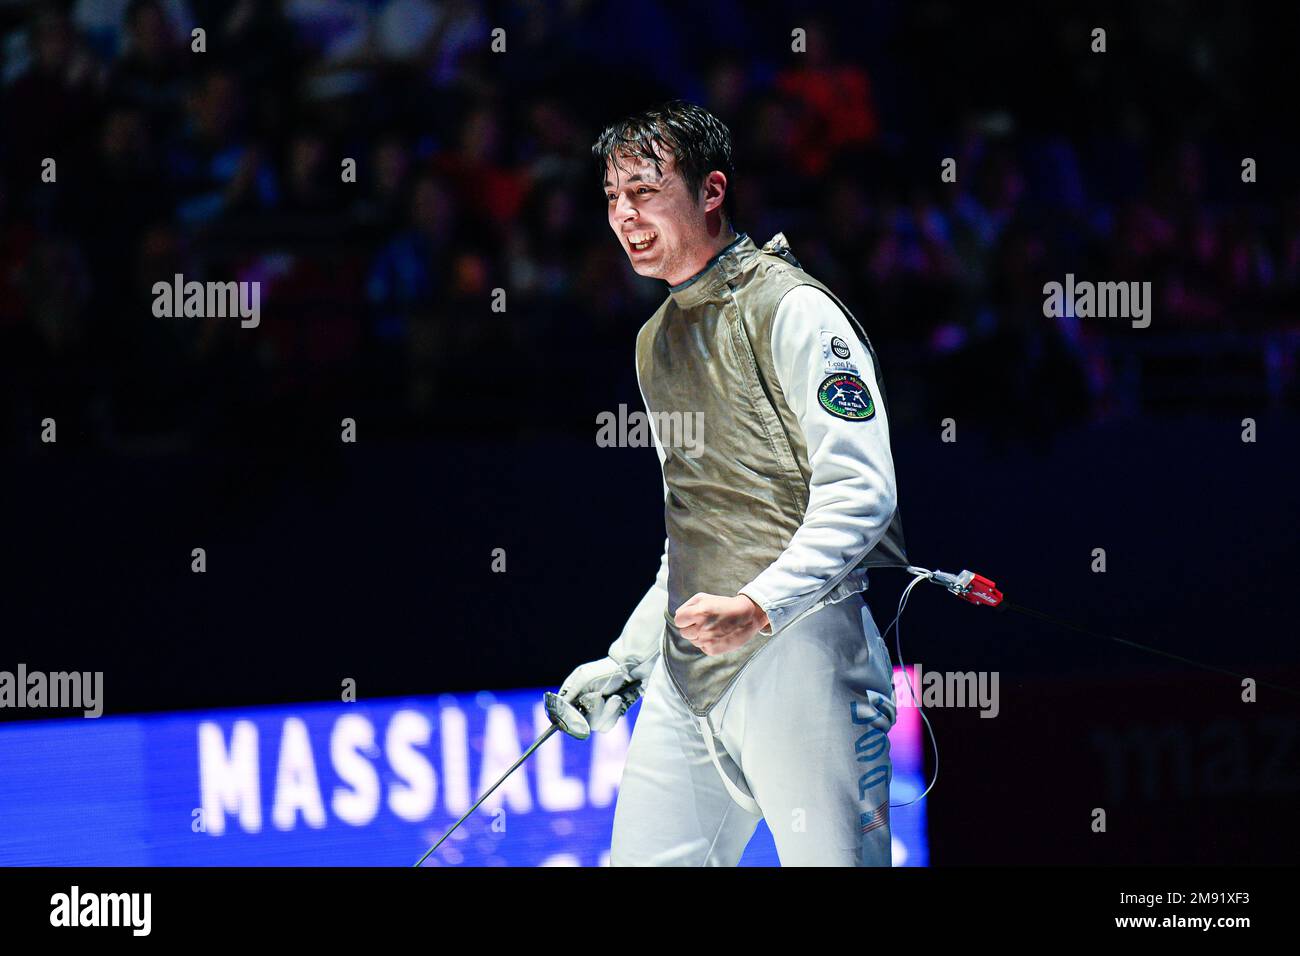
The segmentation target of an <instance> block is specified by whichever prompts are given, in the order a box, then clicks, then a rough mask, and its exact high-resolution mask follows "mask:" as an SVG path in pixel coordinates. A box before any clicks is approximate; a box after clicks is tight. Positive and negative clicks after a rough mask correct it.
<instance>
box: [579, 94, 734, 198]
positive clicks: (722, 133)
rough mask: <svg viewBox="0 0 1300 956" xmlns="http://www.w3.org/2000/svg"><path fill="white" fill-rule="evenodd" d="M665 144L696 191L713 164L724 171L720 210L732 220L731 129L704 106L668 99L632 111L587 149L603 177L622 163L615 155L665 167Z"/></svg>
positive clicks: (680, 171) (682, 173) (602, 179)
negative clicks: (724, 184) (622, 155)
mask: <svg viewBox="0 0 1300 956" xmlns="http://www.w3.org/2000/svg"><path fill="white" fill-rule="evenodd" d="M665 149H668V150H671V151H672V155H673V156H674V157H675V158H676V160H677V171H678V172H679V173H680V174H681V176H682V179H683V180H684V181H685V183H686V186H687V188H689V189H690V190H691V192H692V193H698V192H699V190H700V186H701V185H702V184H703V183H704V178H705V177H706V176H708V174H709V173H711V172H713V170H715V169H716V170H718V171H719V172H721V173H722V174H723V175H724V176H726V177H727V191H726V194H725V195H724V196H723V199H722V211H723V213H724V214H725V215H726V217H727V222H729V223H734V221H735V217H734V215H733V205H732V201H731V190H732V188H733V186H734V185H735V167H734V165H733V161H732V156H731V130H729V129H727V127H726V124H724V123H723V122H722V120H720V119H718V118H717V117H716V116H714V115H713V114H712V113H710V112H709V111H708V110H706V109H703V108H702V107H699V106H696V105H695V104H694V103H687V102H686V101H685V100H669V101H668V102H667V103H664V104H662V105H660V106H656V107H653V108H652V109H648V110H643V111H642V112H640V113H633V114H632V115H631V116H628V117H626V118H624V119H622V120H620V121H619V122H617V123H614V124H613V125H612V126H609V127H607V128H606V129H605V131H604V132H603V133H601V134H600V137H599V138H598V139H597V140H596V143H595V145H594V146H592V147H591V155H592V157H593V158H594V159H595V160H596V165H597V166H598V167H599V171H600V172H599V175H600V181H601V182H604V180H605V176H606V173H607V170H608V166H609V164H610V163H611V162H612V163H614V165H615V167H616V168H618V167H619V166H620V163H619V159H618V155H619V154H626V155H629V156H639V157H641V158H642V159H645V160H647V161H649V162H651V163H653V164H654V167H655V169H657V170H659V171H660V172H662V171H663V166H662V163H663V160H664V158H665V154H664V151H665Z"/></svg>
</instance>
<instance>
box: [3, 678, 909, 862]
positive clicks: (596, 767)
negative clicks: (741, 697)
mask: <svg viewBox="0 0 1300 956" xmlns="http://www.w3.org/2000/svg"><path fill="white" fill-rule="evenodd" d="M902 693H906V690H905V689H902ZM541 698H542V692H541V691H534V690H524V691H508V692H503V693H495V692H486V691H485V692H481V693H478V694H464V695H440V696H435V697H416V698H409V699H398V698H392V699H385V700H379V701H373V702H368V703H367V702H357V703H328V704H303V705H294V706H287V707H264V708H257V709H252V710H220V711H207V712H184V713H169V714H156V715H148V716H139V717H104V718H99V719H70V720H57V721H44V722H34V723H23V724H9V725H0V768H3V770H0V864H2V865H6V866H14V865H55V866H58V865H91V866H181V865H183V866H227V865H252V866H259V865H268V866H313V865H330V866H348V865H358V866H409V865H411V864H412V863H414V862H415V861H416V860H417V859H419V857H420V855H421V854H422V853H423V852H424V850H425V849H427V848H428V847H429V846H430V845H431V844H433V843H434V842H435V841H436V840H437V839H438V838H439V837H440V836H441V835H442V834H443V832H445V830H446V829H447V827H449V826H450V825H451V824H452V823H454V822H455V821H456V820H457V819H458V818H459V817H460V816H461V815H462V814H463V813H464V812H465V811H466V810H467V809H468V808H469V807H470V805H471V804H472V803H473V801H474V800H475V799H476V798H477V796H478V795H479V794H480V793H481V792H482V791H483V790H485V789H487V787H488V786H490V785H491V784H492V783H493V782H494V781H495V780H496V779H497V778H498V777H499V776H500V775H501V774H502V773H503V772H504V771H505V769H506V768H508V767H509V766H510V765H511V764H512V763H513V762H514V761H515V760H516V759H518V757H519V755H520V754H521V753H522V752H523V751H524V749H525V748H526V747H527V746H528V745H529V744H530V743H531V742H532V741H533V740H534V739H536V737H537V736H538V735H539V734H540V733H541V732H542V731H543V730H545V729H546V727H547V726H549V724H548V721H547V718H546V714H545V712H544V710H543V709H542V705H541ZM638 711H639V705H638V707H635V708H633V710H632V711H631V712H630V713H629V715H628V718H627V719H625V720H623V721H620V723H619V725H618V726H617V727H615V728H614V729H613V730H611V731H610V732H609V733H605V734H597V735H595V736H593V737H592V738H591V739H589V740H586V741H578V740H573V739H572V738H569V737H566V736H564V735H563V734H556V735H554V736H553V737H552V738H551V739H550V740H549V741H547V743H546V744H545V745H544V746H543V747H541V748H540V749H539V750H538V751H537V753H536V754H534V755H533V756H532V758H530V759H529V761H528V762H527V763H525V764H524V766H523V767H521V768H520V769H519V770H517V771H516V772H515V774H514V775H512V777H511V778H510V779H509V780H507V781H506V782H505V783H504V784H503V785H502V786H501V787H500V788H498V789H497V791H496V792H495V793H494V794H493V795H492V796H491V797H489V798H488V800H487V801H486V802H485V803H484V805H483V807H482V808H480V810H479V811H478V812H477V813H475V814H474V816H473V817H472V818H471V819H470V820H468V821H466V823H465V824H464V825H463V826H462V827H461V828H460V829H459V830H458V831H457V832H456V834H455V835H454V836H453V837H452V839H450V840H448V841H447V842H446V843H444V844H443V846H442V847H441V848H439V850H438V852H437V853H436V854H434V855H433V856H432V857H430V858H429V860H428V862H427V863H426V864H425V865H426V866H449V865H451V866H466V865H468V866H548V865H549V866H599V865H606V864H608V854H609V837H610V830H611V827H612V824H613V815H614V801H615V799H616V798H617V796H618V784H619V779H620V776H621V774H622V770H623V763H624V758H625V756H626V752H627V745H628V740H629V737H630V734H631V728H632V724H633V722H634V719H635V716H636V714H637V713H638ZM918 724H919V718H918V716H917V713H916V711H915V709H913V708H906V707H900V708H899V720H898V723H897V724H896V725H895V727H894V730H893V732H892V733H891V736H890V739H891V743H892V750H893V754H894V762H895V770H894V780H893V784H892V791H893V794H894V796H893V799H894V802H896V803H897V802H900V801H904V800H909V799H912V798H913V797H915V796H916V795H917V794H919V793H920V791H921V789H922V787H923V784H922V782H921V778H920V774H921V768H920V749H919V748H920V742H921V737H920V733H919V729H918V726H917V725H918ZM892 826H893V836H894V859H895V863H896V864H900V865H924V864H925V862H926V847H925V840H924V815H923V810H921V809H920V808H919V807H916V806H913V807H907V808H901V809H897V810H895V811H894V813H893V816H892ZM776 862H777V860H776V854H775V851H774V849H773V846H772V840H771V836H770V834H769V833H768V832H767V831H766V829H765V828H764V827H762V826H760V827H759V831H758V833H757V834H756V835H755V838H754V840H753V842H752V843H751V844H750V846H749V849H748V850H747V851H746V854H745V859H744V863H745V864H750V865H775V864H776Z"/></svg>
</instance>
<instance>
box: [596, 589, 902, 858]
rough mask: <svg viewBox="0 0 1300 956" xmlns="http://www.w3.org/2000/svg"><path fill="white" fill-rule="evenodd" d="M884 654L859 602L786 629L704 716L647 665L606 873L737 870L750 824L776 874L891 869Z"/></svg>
mask: <svg viewBox="0 0 1300 956" xmlns="http://www.w3.org/2000/svg"><path fill="white" fill-rule="evenodd" d="M896 715H897V709H896V706H895V700H894V685H893V669H892V667H891V665H890V662H889V653H888V651H887V650H886V649H885V643H884V641H883V640H881V637H880V631H879V630H878V629H877V628H876V624H875V621H874V620H872V617H871V612H870V610H868V608H867V607H866V605H865V604H863V603H862V601H861V599H860V598H858V597H857V596H853V597H850V598H848V599H846V600H843V601H841V602H839V603H838V604H832V605H828V606H826V607H824V608H821V609H819V610H818V611H815V612H814V613H812V614H810V615H808V616H807V617H805V618H803V619H802V620H798V621H796V622H795V623H793V624H791V625H790V626H789V627H787V628H786V629H785V630H784V631H782V632H781V633H780V634H778V635H777V636H776V637H775V638H773V639H772V640H771V641H769V642H768V644H767V646H766V647H764V648H763V649H762V650H761V651H759V652H758V654H756V655H755V656H754V657H753V658H752V659H751V660H750V662H749V663H748V664H747V665H746V666H745V669H744V670H743V671H742V672H741V674H740V676H739V677H738V678H737V679H736V681H735V682H734V683H733V684H732V685H731V687H730V688H728V690H727V691H726V693H725V694H724V695H723V696H722V698H721V699H720V700H719V701H718V703H717V705H716V706H715V707H714V708H713V710H712V711H711V712H710V714H709V716H708V717H706V718H702V717H696V716H695V715H693V714H692V713H691V712H690V709H689V708H688V707H687V706H686V703H685V701H683V700H682V697H681V695H680V694H679V693H678V692H677V689H676V688H675V687H674V686H673V684H672V681H671V680H670V679H669V677H668V674H667V673H666V672H665V670H664V666H663V659H662V657H661V658H660V659H659V661H658V662H656V664H655V667H654V670H653V672H652V673H651V675H650V678H649V680H648V682H647V687H646V692H645V696H644V698H643V699H642V702H641V713H640V716H638V717H637V721H636V727H635V728H634V730H633V732H632V740H631V743H630V745H629V747H628V754H627V764H626V766H625V768H624V770H623V782H622V784H621V786H620V788H619V794H618V805H617V806H616V808H615V811H614V836H613V844H612V846H611V849H610V863H611V864H612V865H613V866H735V865H736V864H737V863H738V862H739V861H740V857H741V854H742V853H743V852H744V850H745V845H746V844H747V843H748V842H749V839H750V837H751V836H753V833H754V828H755V827H756V826H757V825H758V821H759V820H760V819H765V820H766V821H767V825H768V829H770V830H771V832H772V837H773V840H774V842H775V843H776V851H777V855H778V856H779V857H780V860H781V864H782V865H783V866H889V865H890V832H889V780H890V777H891V775H892V766H891V763H890V756H889V738H888V736H887V735H888V733H889V729H890V728H891V727H892V726H893V724H894V719H895V717H896Z"/></svg>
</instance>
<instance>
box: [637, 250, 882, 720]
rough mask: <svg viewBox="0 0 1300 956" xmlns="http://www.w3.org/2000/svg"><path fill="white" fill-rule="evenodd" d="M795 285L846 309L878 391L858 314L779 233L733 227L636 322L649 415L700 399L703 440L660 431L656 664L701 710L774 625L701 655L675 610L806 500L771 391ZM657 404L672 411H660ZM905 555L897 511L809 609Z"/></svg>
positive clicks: (733, 570)
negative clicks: (697, 270)
mask: <svg viewBox="0 0 1300 956" xmlns="http://www.w3.org/2000/svg"><path fill="white" fill-rule="evenodd" d="M801 285H811V286H814V287H816V288H818V289H820V290H821V291H822V292H824V293H826V294H827V295H828V296H830V298H831V299H832V301H834V302H835V303H836V304H837V305H838V306H839V307H840V309H841V310H842V311H843V312H844V314H845V316H846V317H847V319H848V320H849V324H850V325H851V326H852V327H853V328H854V329H855V330H856V331H857V333H858V337H859V338H860V339H861V341H862V343H863V346H864V347H865V348H866V349H867V351H868V353H869V354H870V355H871V360H872V362H873V364H874V365H875V372H876V378H877V383H878V384H879V385H880V391H881V395H880V400H881V402H882V403H884V402H885V395H884V384H883V382H882V381H881V373H880V363H879V362H878V361H877V360H876V355H875V351H874V350H873V349H872V348H871V343H870V342H869V341H867V337H866V335H865V333H864V332H863V331H862V327H861V326H860V325H859V324H858V322H857V320H856V319H855V318H854V317H853V315H852V314H851V313H850V312H849V310H848V309H847V308H845V306H844V304H843V303H842V302H840V300H839V299H838V298H836V297H835V295H834V294H833V293H831V291H830V290H829V289H827V288H826V287H825V286H824V285H822V284H821V283H820V282H818V281H817V280H816V279H814V278H813V277H812V276H810V275H808V274H807V273H806V272H804V271H803V269H802V268H800V267H799V264H798V262H797V261H796V260H795V258H794V256H793V254H792V253H791V252H790V250H789V247H788V246H787V245H786V243H785V237H784V236H783V235H780V234H778V235H777V236H775V237H774V238H773V239H772V240H771V241H769V242H768V243H767V244H766V245H765V246H764V247H763V249H762V250H759V249H758V247H756V246H755V245H754V242H753V240H751V239H750V238H749V237H748V236H745V237H743V238H741V239H740V241H739V242H737V243H735V244H733V245H732V246H731V247H730V248H728V249H727V250H726V251H725V252H723V253H722V254H721V255H720V256H719V257H718V258H717V259H716V260H715V261H714V262H713V263H712V265H710V266H709V267H708V268H706V270H705V271H704V272H703V273H701V274H700V275H699V276H698V277H696V278H695V279H694V280H693V281H692V282H691V283H690V284H688V285H686V286H685V287H684V288H680V289H675V290H674V291H673V293H672V295H671V296H670V297H669V298H668V300H667V301H666V302H664V304H663V305H662V306H660V308H659V310H658V311H657V312H656V313H655V314H654V315H653V316H652V317H651V318H650V321H649V322H647V323H646V324H645V326H644V327H642V329H641V332H640V333H639V335H638V336H637V371H638V375H639V377H640V381H641V389H642V391H643V392H644V394H645V399H646V404H647V405H648V406H649V409H650V412H651V413H652V414H653V415H654V416H656V419H657V420H658V421H664V420H669V421H675V420H685V418H686V416H690V415H693V414H694V413H703V436H702V438H703V440H702V442H701V441H699V440H698V438H699V436H696V440H694V441H690V442H681V443H680V444H681V445H682V447H672V439H673V436H672V435H667V434H660V436H659V437H660V441H661V443H662V444H663V445H664V453H665V456H666V457H665V460H664V480H665V483H666V484H667V486H668V494H667V498H666V500H665V503H664V523H665V526H666V530H667V535H668V610H667V613H666V615H665V624H666V626H665V631H664V638H663V656H664V664H665V666H666V667H667V670H668V674H669V676H670V677H671V678H672V680H673V683H674V684H675V685H676V687H677V689H678V690H679V691H680V692H681V694H682V696H683V698H684V699H685V700H686V701H687V703H688V705H689V706H690V708H691V710H692V711H693V712H694V713H696V714H699V715H703V714H706V713H708V712H709V710H710V709H712V707H713V705H714V704H715V703H717V701H718V699H719V698H720V697H721V696H722V694H723V692H724V691H725V690H726V689H727V687H728V686H729V685H730V684H731V682H732V681H734V680H735V679H736V677H737V676H738V675H739V674H740V671H741V670H742V669H743V668H744V666H745V664H746V663H748V662H749V660H750V658H752V657H753V656H754V655H755V654H756V653H758V652H759V651H760V650H761V649H762V648H763V647H764V646H765V645H766V644H767V642H768V641H770V640H773V638H772V637H771V636H770V635H764V634H758V635H756V636H755V637H753V638H752V639H751V640H750V641H749V642H748V643H746V644H745V645H744V646H743V647H741V648H739V649H738V650H735V651H732V652H730V653H727V654H723V655H719V656H715V657H709V656H707V655H705V654H704V653H703V652H701V651H700V650H698V649H697V648H696V647H695V646H694V645H693V644H691V643H690V642H689V641H688V640H686V639H685V638H684V637H682V635H681V634H680V633H679V632H678V630H677V627H676V625H675V624H674V623H673V614H674V613H675V612H676V610H677V608H678V607H680V606H681V605H682V603H683V602H685V601H686V600H687V599H688V598H690V597H691V596H692V595H693V594H696V593H697V592H701V591H703V592H705V593H708V594H721V595H726V596H731V595H734V594H736V593H737V591H738V590H739V589H740V588H742V587H744V586H745V585H746V584H748V583H749V582H750V581H752V580H753V579H754V578H755V577H757V576H758V575H759V573H760V572H762V571H763V570H765V569H766V568H767V567H768V566H769V565H770V564H771V563H772V562H773V561H775V560H776V559H777V557H779V556H780V554H781V552H783V551H784V550H785V549H786V546H787V545H789V543H790V539H791V538H792V537H794V533H795V531H796V530H797V529H798V528H799V526H800V524H801V523H802V522H803V516H804V512H805V510H806V508H807V506H808V483H809V478H810V475H811V468H810V467H809V464H808V450H807V445H806V442H805V440H804V436H803V432H802V429H801V428H800V426H799V422H798V419H797V418H796V417H795V415H794V413H793V412H792V411H791V409H790V407H789V404H788V403H787V402H786V400H785V396H784V395H783V394H782V392H781V385H780V382H779V381H778V378H777V375H776V370H775V367H774V366H773V360H772V348H771V340H772V322H773V319H774V318H775V315H776V309H777V306H778V305H779V304H780V302H781V298H782V297H783V296H784V295H785V294H786V293H787V292H789V291H790V290H791V289H793V288H795V287H797V286H801ZM818 331H819V330H818V329H809V330H808V334H809V335H812V336H815V335H817V334H818ZM885 408H886V411H888V406H887V405H886V406H885ZM674 412H677V413H681V416H682V417H681V419H677V418H676V417H675V416H671V413H674ZM663 413H670V415H669V417H668V418H667V419H665V418H664V417H662V415H663ZM692 420H696V419H692ZM688 452H689V453H690V454H688ZM906 564H907V557H906V551H905V548H904V544H903V530H902V525H901V522H900V519H899V516H898V512H897V511H895V513H894V517H893V520H892V521H891V523H890V525H889V528H888V529H887V531H886V533H885V535H884V537H882V538H881V539H880V541H879V542H878V543H877V544H876V546H875V547H874V548H872V550H871V551H870V552H869V553H868V554H867V556H866V557H865V558H864V559H863V560H862V561H861V562H860V563H859V564H858V565H857V567H855V568H854V569H853V570H851V571H850V572H849V573H848V574H847V575H846V576H845V577H844V579H843V580H842V581H841V582H840V583H839V584H838V585H836V587H835V588H834V589H833V590H831V591H830V592H829V593H828V594H826V595H823V596H822V597H821V598H820V599H819V600H818V601H817V602H816V603H815V604H814V605H813V607H812V608H810V609H809V611H808V612H805V613H811V612H812V611H813V610H816V609H817V608H820V607H822V606H823V605H825V604H827V603H832V602H835V601H839V600H842V599H844V598H846V597H848V596H849V595H851V594H854V593H857V592H860V591H862V590H864V589H865V588H866V586H867V585H866V569H867V567H868V566H873V567H881V566H888V567H896V566H905V565H906ZM778 637H779V635H778Z"/></svg>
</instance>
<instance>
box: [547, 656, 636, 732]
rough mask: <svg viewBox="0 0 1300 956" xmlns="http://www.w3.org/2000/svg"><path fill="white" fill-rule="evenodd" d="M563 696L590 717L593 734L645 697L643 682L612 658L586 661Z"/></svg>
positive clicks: (562, 688)
mask: <svg viewBox="0 0 1300 956" xmlns="http://www.w3.org/2000/svg"><path fill="white" fill-rule="evenodd" d="M559 696H560V697H562V698H563V699H565V700H567V701H568V702H569V703H571V704H573V705H574V706H575V707H577V708H578V709H579V710H580V711H582V712H583V714H585V715H586V717H587V722H588V723H589V724H590V725H591V730H592V732H593V733H604V732H605V731H607V730H609V729H610V728H611V727H613V726H614V725H615V724H616V723H618V719H619V718H620V717H622V716H623V714H624V713H626V712H627V709H628V708H629V707H631V706H632V705H633V704H634V703H636V701H637V699H638V698H639V697H640V696H641V682H640V681H638V680H634V679H633V677H632V675H631V674H629V673H628V671H627V669H626V668H625V667H624V666H623V665H622V664H620V663H619V662H618V661H616V660H614V658H612V657H602V658H601V659H600V660H598V661H591V662H589V663H586V664H583V665H582V666H581V667H579V668H578V669H577V670H575V671H574V672H573V673H572V674H570V675H569V676H568V677H567V678H566V679H565V681H564V683H563V684H562V685H561V686H560V692H559Z"/></svg>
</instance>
